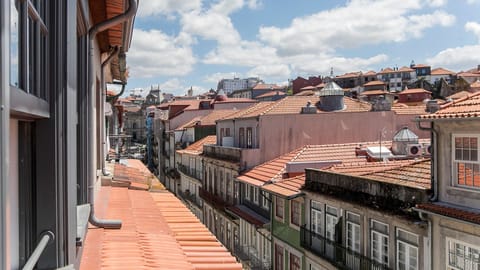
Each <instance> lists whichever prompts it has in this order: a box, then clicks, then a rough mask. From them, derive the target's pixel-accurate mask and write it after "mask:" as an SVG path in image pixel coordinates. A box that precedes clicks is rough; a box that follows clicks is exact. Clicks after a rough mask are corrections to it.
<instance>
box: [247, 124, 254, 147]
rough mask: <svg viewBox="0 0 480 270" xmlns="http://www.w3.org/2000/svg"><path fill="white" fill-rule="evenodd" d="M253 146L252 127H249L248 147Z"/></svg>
mask: <svg viewBox="0 0 480 270" xmlns="http://www.w3.org/2000/svg"><path fill="white" fill-rule="evenodd" d="M252 147H253V133H252V128H247V148H252Z"/></svg>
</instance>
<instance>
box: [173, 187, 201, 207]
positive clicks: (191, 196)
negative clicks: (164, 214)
mask: <svg viewBox="0 0 480 270" xmlns="http://www.w3.org/2000/svg"><path fill="white" fill-rule="evenodd" d="M178 195H180V197H182V199H184V200H186V201H188V202H190V203H192V204H194V205H195V206H196V207H198V208H202V207H203V205H202V201H201V200H200V198H198V197H197V195H196V194H191V193H190V191H187V190H186V191H182V190H178Z"/></svg>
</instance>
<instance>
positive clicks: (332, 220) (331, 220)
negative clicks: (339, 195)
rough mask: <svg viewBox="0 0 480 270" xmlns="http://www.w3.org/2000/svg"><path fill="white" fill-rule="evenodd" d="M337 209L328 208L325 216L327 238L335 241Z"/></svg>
mask: <svg viewBox="0 0 480 270" xmlns="http://www.w3.org/2000/svg"><path fill="white" fill-rule="evenodd" d="M337 222H338V218H337V209H336V208H334V207H331V206H328V205H327V207H326V215H325V237H326V238H327V239H328V240H332V241H335V225H337Z"/></svg>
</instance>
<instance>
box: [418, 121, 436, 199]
mask: <svg viewBox="0 0 480 270" xmlns="http://www.w3.org/2000/svg"><path fill="white" fill-rule="evenodd" d="M416 124H417V128H418V129H420V130H425V131H430V132H431V134H432V136H431V138H432V141H431V142H430V144H431V146H433V151H432V158H431V173H432V176H431V179H432V180H431V181H432V189H433V195H432V197H430V201H432V202H434V201H437V200H438V178H437V168H438V158H437V157H438V154H437V152H438V151H437V149H438V147H437V146H438V143H437V137H438V132H437V131H436V130H435V128H434V127H433V122H431V123H430V127H422V125H421V124H420V121H417V122H416Z"/></svg>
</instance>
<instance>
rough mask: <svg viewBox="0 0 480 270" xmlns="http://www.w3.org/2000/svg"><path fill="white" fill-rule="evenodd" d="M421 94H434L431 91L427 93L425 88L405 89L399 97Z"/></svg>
mask: <svg viewBox="0 0 480 270" xmlns="http://www.w3.org/2000/svg"><path fill="white" fill-rule="evenodd" d="M421 93H428V94H432V92H430V91H427V90H425V89H423V88H409V89H405V90H403V91H402V92H400V93H398V94H399V95H408V94H421Z"/></svg>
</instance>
